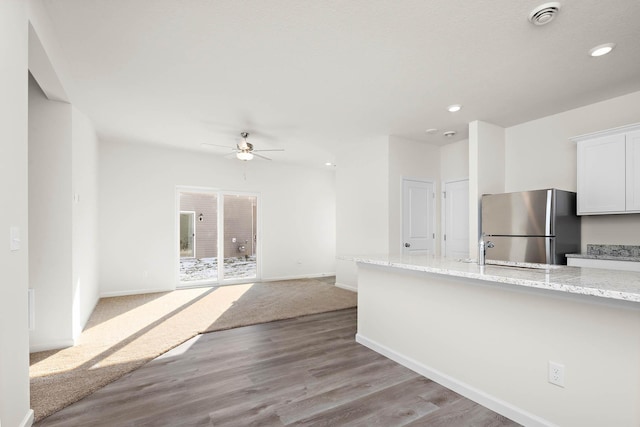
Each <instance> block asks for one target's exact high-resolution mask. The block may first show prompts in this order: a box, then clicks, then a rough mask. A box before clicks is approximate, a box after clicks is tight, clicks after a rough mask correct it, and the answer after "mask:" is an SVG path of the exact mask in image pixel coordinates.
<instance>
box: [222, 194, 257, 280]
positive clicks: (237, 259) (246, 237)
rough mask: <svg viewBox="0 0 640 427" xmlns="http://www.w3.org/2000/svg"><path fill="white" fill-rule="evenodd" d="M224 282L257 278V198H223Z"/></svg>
mask: <svg viewBox="0 0 640 427" xmlns="http://www.w3.org/2000/svg"><path fill="white" fill-rule="evenodd" d="M223 201H224V203H223V204H224V239H223V242H224V243H223V250H224V252H223V253H224V267H223V270H222V271H223V280H229V279H251V278H255V277H256V276H257V265H256V243H257V197H256V196H247V195H236V194H225V195H224V196H223Z"/></svg>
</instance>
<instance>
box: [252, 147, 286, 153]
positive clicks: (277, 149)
mask: <svg viewBox="0 0 640 427" xmlns="http://www.w3.org/2000/svg"><path fill="white" fill-rule="evenodd" d="M256 151H284V148H273V149H267V150H253V151H252V153H255V152H256Z"/></svg>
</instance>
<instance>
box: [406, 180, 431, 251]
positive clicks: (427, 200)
mask: <svg viewBox="0 0 640 427" xmlns="http://www.w3.org/2000/svg"><path fill="white" fill-rule="evenodd" d="M434 201H435V193H434V185H433V182H429V181H417V180H412V179H403V180H402V238H403V241H402V253H404V254H423V253H433V252H434V248H435V246H434V241H435V226H434V218H435V215H434V207H435V203H434Z"/></svg>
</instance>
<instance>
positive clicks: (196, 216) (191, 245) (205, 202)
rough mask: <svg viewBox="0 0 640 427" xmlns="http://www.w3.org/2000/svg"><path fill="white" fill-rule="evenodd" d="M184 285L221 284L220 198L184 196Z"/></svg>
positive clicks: (182, 277) (182, 271)
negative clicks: (219, 260) (219, 278)
mask: <svg viewBox="0 0 640 427" xmlns="http://www.w3.org/2000/svg"><path fill="white" fill-rule="evenodd" d="M179 198H180V276H179V277H180V283H181V284H193V283H194V282H215V281H217V280H218V195H217V194H216V193H207V192H182V191H181V192H180V193H179Z"/></svg>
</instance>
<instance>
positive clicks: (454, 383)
mask: <svg viewBox="0 0 640 427" xmlns="http://www.w3.org/2000/svg"><path fill="white" fill-rule="evenodd" d="M356 342H358V343H360V344H362V345H364V346H365V347H368V348H370V349H371V350H373V351H375V352H376V353H380V354H382V355H383V356H385V357H387V358H389V359H391V360H393V361H394V362H397V363H399V364H400V365H402V366H404V367H406V368H409V369H411V370H412V371H414V372H416V373H418V374H420V375H422V376H424V377H426V378H429V379H430V380H432V381H435V382H437V383H438V384H441V385H443V386H445V387H447V388H448V389H450V390H453V391H455V392H456V393H458V394H461V395H462V396H464V397H466V398H468V399H470V400H473V401H474V402H476V403H479V404H480V405H482V406H485V407H487V408H489V409H491V410H492V411H494V412H497V413H499V414H502V415H504V416H505V417H507V418H509V419H511V420H513V421H515V422H517V423H520V424H522V425H526V426H536V427H538V426H539V427H552V426H555V424H553V423H551V422H549V421H547V420H545V419H543V418H540V417H538V416H536V415H534V414H532V413H530V412H527V411H525V410H523V409H521V408H518V407H517V406H514V405H512V404H510V403H508V402H505V401H504V400H502V399H498V398H496V397H495V396H492V395H490V394H488V393H485V392H484V391H482V390H479V389H477V388H475V387H472V386H471V385H469V384H466V383H464V382H462V381H459V380H457V379H455V378H453V377H451V376H449V375H447V374H445V373H443V372H440V371H438V370H437V369H433V368H431V367H429V366H426V365H424V364H422V363H420V362H418V361H417V360H414V359H412V358H410V357H406V356H404V355H402V354H400V353H398V352H396V351H394V350H391V349H390V348H389V347H386V346H384V345H382V344H379V343H377V342H375V341H373V340H370V339H368V338H366V337H364V336H362V335H361V334H356Z"/></svg>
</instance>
